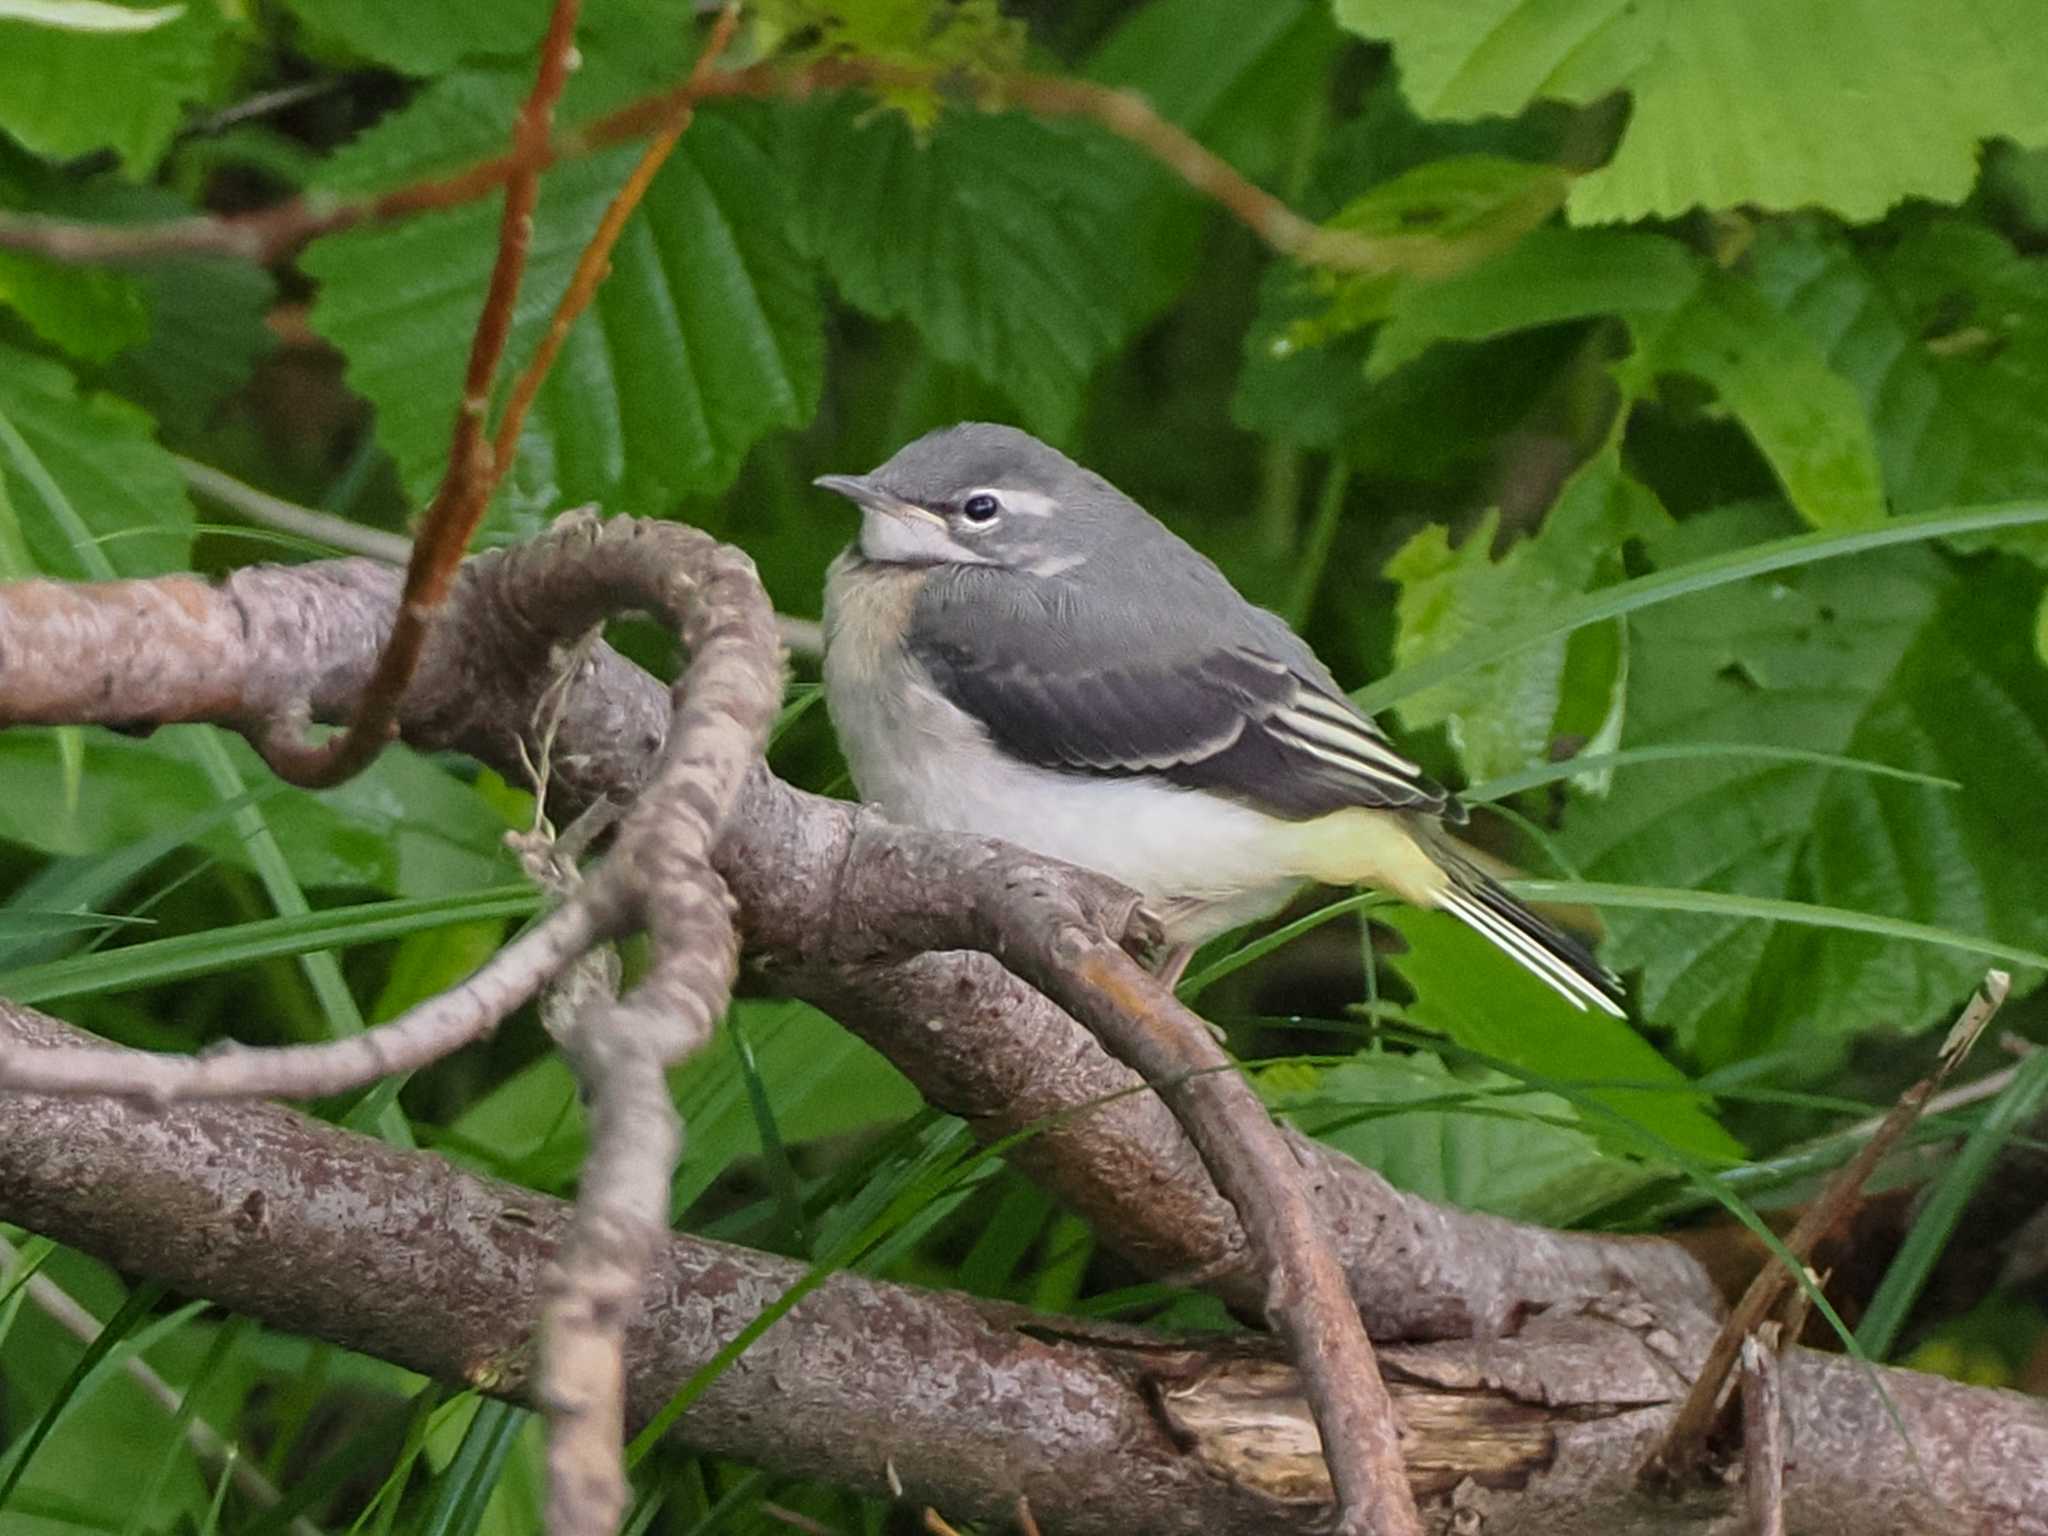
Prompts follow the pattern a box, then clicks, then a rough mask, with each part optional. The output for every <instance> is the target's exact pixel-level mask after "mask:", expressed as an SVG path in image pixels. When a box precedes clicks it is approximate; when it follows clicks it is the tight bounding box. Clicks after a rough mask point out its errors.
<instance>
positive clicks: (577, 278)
mask: <svg viewBox="0 0 2048 1536" xmlns="http://www.w3.org/2000/svg"><path fill="white" fill-rule="evenodd" d="M738 25H739V9H738V7H737V5H728V6H726V7H725V9H724V10H722V11H720V12H719V13H718V20H717V22H716V23H714V24H713V26H712V29H711V37H710V39H709V40H708V41H707V42H706V43H705V45H704V49H703V51H702V52H701V53H699V54H698V55H697V62H696V63H695V65H693V66H692V67H691V69H690V78H689V80H688V81H687V82H686V83H685V84H684V86H683V92H682V94H681V95H680V96H679V97H677V98H676V100H675V102H674V104H673V106H672V107H671V109H670V111H669V115H668V119H667V121H665V122H664V123H662V125H661V126H660V127H659V128H658V129H656V130H655V134H654V138H653V139H652V140H651V141H650V142H649V144H648V146H647V148H646V149H645V150H644V151H643V152H642V153H641V156H640V159H639V162H638V163H637V164H636V165H635V166H634V167H633V172H632V174H631V175H629V176H628V177H627V178H626V180H625V184H624V185H623V186H621V187H620V188H619V190H618V191H617V193H615V194H614V195H613V197H612V200H611V203H610V204H609V205H608V206H607V207H606V208H605V211H604V216H603V217H602V218H600V219H599V220H598V221H597V230H596V233H594V234H593V235H591V237H590V239H589V241H588V242H587V243H586V244H585V245H584V247H583V253H582V254H581V255H580V256H578V257H577V258H576V270H575V272H574V273H573V274H572V275H571V276H570V278H569V286H568V287H567V288H566V289H565V290H564V291H563V293H562V297H561V300H560V302H558V303H557V304H556V305H555V312H554V314H553V316H552V317H551V318H550V319H549V321H548V329H547V334H546V335H544V336H543V337H541V341H540V345H539V346H538V347H537V348H535V350H534V354H533V357H532V359H531V360H530V361H529V362H528V363H527V365H526V367H525V369H524V370H523V371H522V372H521V373H520V375H519V377H518V378H517V379H515V380H514V381H513V384H512V392H511V394H510V395H509V396H508V397H507V399H506V401H505V413H504V415H503V416H501V417H500V418H499V420H498V431H497V435H496V436H495V437H494V438H493V439H492V449H493V467H492V471H491V482H492V486H495V485H496V483H497V481H498V480H499V479H502V478H503V476H504V474H505V472H506V471H507V470H508V469H510V468H511V467H512V457H513V455H514V454H515V453H516V452H517V451H518V448H519V433H520V429H521V428H522V427H524V426H525V425H526V413H527V410H528V409H529V408H530V407H531V406H532V404H533V398H534V396H535V395H537V394H539V393H540V387H541V384H542V383H543V382H544V381H545V380H546V378H547V376H548V371H549V370H550V369H551V368H553V367H554V363H555V358H556V356H557V355H558V354H559V353H560V352H561V350H562V344H563V343H564V342H565V341H567V340H568V339H569V328H570V327H571V326H573V325H574V324H575V323H576V317H577V316H578V315H580V314H582V313H583V311H584V310H585V309H586V308H587V307H588V306H589V304H590V301H591V298H592V297H593V296H594V295H595V294H596V293H597V288H598V284H600V283H602V282H603V281H604V279H605V274H606V273H607V272H609V271H610V270H611V265H610V264H611V258H612V247H614V246H615V245H617V244H618V243H619V236H620V235H621V234H623V233H624V232H625V228H626V221H627V220H628V219H630V218H631V217H632V216H633V210H634V209H636V208H638V207H639V206H640V200H641V199H642V198H644V197H645V196H646V195H647V188H648V187H649V185H650V184H652V182H653V181H654V177H655V173H656V172H658V171H659V170H660V169H661V167H662V165H663V164H664V163H665V162H666V161H667V159H668V157H669V156H670V154H672V153H673V152H674V150H675V147H676V144H677V142H678V141H679V140H680V139H681V138H682V136H683V132H684V130H685V129H687V128H688V127H689V126H690V119H691V117H692V116H694V115H695V113H696V110H697V101H698V97H699V94H700V93H701V92H702V91H703V89H704V84H705V82H706V81H707V80H709V79H710V78H711V71H712V69H713V67H714V66H715V65H716V64H717V63H718V60H719V57H720V56H721V55H722V54H723V53H724V52H725V50H726V47H727V45H729V44H730V43H731V42H732V36H733V32H734V30H735V29H736V28H737V27H738ZM489 494H490V487H487V488H486V490H485V498H486V499H487V500H488V499H489Z"/></svg>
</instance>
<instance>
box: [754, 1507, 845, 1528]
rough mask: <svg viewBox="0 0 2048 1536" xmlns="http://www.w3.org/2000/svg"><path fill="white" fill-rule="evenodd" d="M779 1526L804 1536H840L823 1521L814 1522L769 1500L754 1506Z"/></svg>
mask: <svg viewBox="0 0 2048 1536" xmlns="http://www.w3.org/2000/svg"><path fill="white" fill-rule="evenodd" d="M754 1508H756V1509H757V1510H759V1511H760V1512H761V1513H762V1514H763V1515H765V1516H767V1517H768V1518H769V1519H770V1520H773V1521H774V1522H775V1523H776V1524H777V1525H786V1526H788V1527H789V1528H790V1529H791V1530H793V1531H802V1532H803V1533H804V1536H839V1533H838V1532H837V1531H835V1530H833V1529H832V1527H831V1526H829V1525H827V1524H825V1522H824V1521H822V1520H813V1519H812V1518H811V1517H810V1516H809V1515H806V1514H801V1513H799V1512H798V1511H796V1510H794V1509H787V1508H784V1507H783V1506H782V1505H780V1504H776V1503H774V1502H772V1501H770V1500H768V1499H763V1500H762V1501H761V1502H760V1503H758V1504H756V1505H755V1506H754Z"/></svg>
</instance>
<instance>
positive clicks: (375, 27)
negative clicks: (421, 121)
mask: <svg viewBox="0 0 2048 1536" xmlns="http://www.w3.org/2000/svg"><path fill="white" fill-rule="evenodd" d="M286 9H288V10H290V11H291V12H292V13H293V14H294V15H296V16H297V17H298V18H299V19H300V20H301V21H303V22H305V23H306V25H308V26H310V27H312V28H313V29H315V31H316V32H321V33H325V34H327V35H328V36H331V37H335V38H339V39H340V40H341V41H342V42H344V43H346V44H347V45H348V46H349V47H350V48H352V49H353V50H355V51H356V52H357V53H359V54H361V55H362V56H363V57H364V58H366V59H375V60H376V61H377V62H378V63H380V64H389V65H390V66H391V67H392V68H393V69H397V70H402V71H404V72H405V73H407V74H413V75H438V74H441V73H442V72H443V71H445V70H448V69H450V68H452V67H454V66H455V65H456V64H458V63H460V62H461V61H462V60H464V59H469V58H486V57H500V58H502V57H508V56H517V57H524V56H526V55H529V54H531V53H532V52H533V49H534V45H535V44H537V43H538V42H539V41H540V38H541V34H542V33H543V32H544V31H546V30H547V21H548V0H435V3H434V4H432V5H420V4H417V3H415V0H286Z"/></svg>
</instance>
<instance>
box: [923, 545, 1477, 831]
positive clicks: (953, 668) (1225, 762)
mask: <svg viewBox="0 0 2048 1536" xmlns="http://www.w3.org/2000/svg"><path fill="white" fill-rule="evenodd" d="M991 579H992V578H991ZM936 595H937V594H935V596H936ZM1004 595H1005V596H1009V595H1011V594H1004ZM983 596H984V597H985V598H994V597H996V596H997V594H996V593H995V592H993V591H986V590H985V591H984V593H983ZM1240 601H1241V600H1240ZM1115 627H1116V625H1115V621H1114V619H1111V620H1110V621H1109V622H1108V623H1105V622H1104V615H1103V614H1102V613H1101V612H1100V611H1097V612H1094V613H1090V614H1088V615H1086V616H1085V617H1082V616H1077V615H1075V614H1074V613H1072V612H1071V611H1067V612H1061V611H1058V610H1056V609H1054V610H1048V609H1045V608H1041V607H1035V606H1034V605H1033V603H1032V601H1031V599H1030V596H1029V595H1026V596H1025V598H1024V599H1023V600H1022V601H1021V602H1016V601H1009V602H1006V601H1002V600H995V601H979V602H974V603H972V604H971V605H967V604H960V603H948V602H946V601H944V600H943V598H941V600H939V601H935V602H924V601H921V602H920V604H919V612H918V613H917V615H916V617H915V618H914V620H913V623H912V629H911V636H910V647H911V651H912V654H913V655H915V656H916V658H917V660H918V661H919V662H920V663H921V664H922V665H923V666H924V668H925V670H926V671H927V672H928V673H929V674H930V676H931V678H932V681H933V683H934V684H935V685H936V686H937V687H938V689H939V691H940V692H941V693H942V694H944V695H945V697H946V698H947V699H949V700H950V701H951V702H952V703H953V704H954V705H955V706H957V707H958V708H960V709H961V710H963V711H965V712H966V713H967V714H969V715H971V716H973V717H974V718H975V719H976V720H978V721H980V722H981V724H982V725H983V726H984V727H985V728H986V729H987V730H988V732H989V734H990V735H991V736H992V737H993V738H994V739H995V741H996V742H997V744H998V745H1000V746H1001V747H1002V748H1004V750H1006V751H1008V752H1009V753H1011V754H1012V755H1013V756H1016V757H1020V758H1023V759H1024V760H1025V761H1027V762H1032V763H1036V764H1038V765H1040V766H1041V767H1046V768H1057V769H1065V770H1069V771H1073V772H1091V773H1101V774H1107V775H1117V776H1128V775H1132V774H1137V773H1154V774H1158V775H1160V776H1161V777H1163V778H1166V779H1168V780H1170V781H1172V782H1173V783H1176V784H1180V785H1184V786H1186V787H1188V788H1191V789H1206V790H1210V791H1213V792H1216V793H1220V794H1226V795H1229V796H1231V797H1232V798H1233V799H1236V800H1240V801H1242V802H1244V803H1246V804H1249V805H1252V806H1256V807H1257V808H1259V809H1260V810H1264V811H1266V812H1268V813H1270V814H1272V815H1276V816H1285V817H1288V818H1291V819H1302V818H1307V817H1312V816H1320V815H1325V814H1327V813H1329V812H1331V811H1336V810H1342V809H1344V808H1345V807H1347V806H1369V807H1377V808H1386V809H1398V810H1416V811H1424V812H1432V813H1436V814H1440V815H1441V814H1450V815H1453V816H1456V817H1458V818H1459V819H1462V811H1461V810H1460V809H1459V807H1458V806H1457V802H1456V801H1455V800H1454V799H1452V798H1451V797H1450V796H1449V795H1448V794H1447V793H1446V792H1445V791H1444V789H1443V788H1442V786H1440V785H1438V784H1437V783H1435V782H1434V781H1433V780H1432V779H1430V777H1429V776H1428V775H1427V774H1425V773H1424V772H1423V771H1422V770H1421V768H1420V767H1418V766H1417V765H1416V764H1415V763H1413V762H1411V761H1409V760H1408V759H1407V758H1406V757H1403V756H1402V755H1401V754H1400V753H1399V752H1397V751H1395V750H1394V748H1393V747H1392V745H1390V744H1389V742H1388V741H1387V738H1386V737H1385V735H1383V734H1382V733H1381V731H1380V729H1379V727H1378V726H1377V725H1375V724H1374V723H1373V721H1372V720H1371V719H1370V718H1369V717H1367V716H1365V715H1363V714H1360V713H1359V712H1358V711H1357V710H1356V709H1354V708H1353V707H1352V706H1351V704H1350V702H1349V701H1348V700H1347V699H1345V698H1344V696H1343V695H1342V694H1341V693H1340V692H1338V691H1337V690H1336V689H1335V688H1334V687H1332V686H1328V685H1327V684H1326V683H1325V682H1324V681H1323V677H1322V676H1318V675H1311V674H1321V668H1320V666H1318V665H1317V664H1316V663H1315V662H1314V661H1313V659H1312V658H1307V661H1306V665H1304V664H1302V662H1301V661H1300V660H1298V659H1296V658H1290V657H1288V656H1286V655H1284V654H1275V653H1276V652H1281V651H1283V650H1284V649H1298V648H1300V643H1299V642H1298V641H1295V642H1294V645H1293V646H1292V647H1283V646H1280V645H1266V644H1261V643H1258V642H1257V641H1256V640H1254V641H1253V643H1249V644H1208V645H1204V644H1201V643H1187V642H1185V641H1183V642H1182V643H1176V644H1171V645H1167V646H1164V647H1161V646H1160V645H1159V644H1158V641H1157V636H1156V635H1154V634H1151V633H1146V634H1138V635H1126V636H1121V637H1120V636H1118V635H1117V634H1116V633H1115ZM1288 638H1289V639H1292V636H1291V635H1290V636H1289V637H1288ZM1120 639H1121V640H1123V641H1127V642H1130V643H1121V644H1120V643H1119V640H1120Z"/></svg>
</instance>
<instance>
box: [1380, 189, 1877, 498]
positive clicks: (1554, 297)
mask: <svg viewBox="0 0 2048 1536" xmlns="http://www.w3.org/2000/svg"><path fill="white" fill-rule="evenodd" d="M1599 315H1614V316H1616V317H1618V318H1619V319H1620V320H1621V321H1622V322H1623V323H1624V324H1626V325H1627V326H1628V328H1629V333H1630V336H1631V337H1632V338H1633V340H1634V343H1635V352H1634V354H1633V355H1632V356H1630V357H1629V358H1628V359H1626V360H1625V361H1624V363H1623V364H1622V365H1620V367H1619V368H1618V369H1617V377H1618V378H1619V379H1620V381H1621V382H1622V384H1623V385H1624V387H1625V388H1626V389H1628V390H1629V391H1630V393H1632V394H1637V395H1640V394H1642V393H1645V392H1647V391H1648V390H1649V389H1650V388H1651V387H1652V385H1653V384H1654V382H1655V380H1656V379H1657V378H1658V377H1659V376H1660V375H1663V374H1669V373H1682V374H1688V375H1690V376H1692V377H1695V378H1698V379H1701V380H1703V381H1704V382H1705V383H1707V384H1709V385H1711V386H1713V388H1714V390H1715V392H1716V393H1717V394H1718V395H1719V397H1720V400H1721V404H1722V405H1723V406H1724V407H1725V408H1726V409H1727V410H1728V411H1730V412H1731V413H1732V414H1733V415H1734V416H1735V417H1736V418H1737V419H1738V420H1739V421H1740V422H1741V423H1742V426H1743V428H1744V430H1746V431H1747V432H1748V433H1749V435H1750V438H1751V439H1752V441H1754V442H1755V443H1756V446H1757V449H1758V451H1759V452H1761V453H1762V454H1763V456H1764V458H1765V459H1766V460H1767V461H1768V462H1769V463H1770V466H1771V468H1772V469H1773V470H1774V471H1776V473H1777V475H1778V477H1779V479H1780V481H1782V482H1783V484H1784V487H1785V492H1786V495H1787V496H1788V497H1789V498H1790V499H1791V501H1792V504H1793V505H1794V506H1795V507H1796V508H1798V510H1799V512H1800V513H1801V515H1802V516H1804V517H1805V518H1806V519H1807V521H1808V522H1810V523H1812V524H1813V525H1814V526H1816V527H1819V528H1840V527H1852V526H1855V525H1857V524H1860V523H1865V522H1870V521H1873V520H1875V519H1876V518H1878V517H1880V516H1882V515H1883V512H1884V500H1883V496H1882V493H1881V489H1880V478H1879V473H1878V465H1877V453H1876V446H1875V444H1874V443H1873V441H1872V438H1871V431H1870V424H1869V421H1868V419H1867V418H1866V416H1865V413H1864V410H1863V406H1862V402H1861V401H1860V400H1859V399H1858V398H1857V396H1856V392H1855V390H1854V389H1853V388H1852V387H1851V386H1850V384H1849V382H1848V381H1847V380H1846V379H1844V378H1842V377H1841V375H1839V374H1837V373H1835V372H1834V371H1833V370H1832V369H1831V368H1830V367H1829V366H1828V360H1827V358H1826V357H1825V356H1824V355H1823V354H1822V352H1821V350H1820V348H1819V347H1818V346H1817V345H1816V344H1815V343H1814V341H1813V338H1812V337H1810V336H1809V335H1808V334H1807V333H1806V332H1805V331H1803V330H1801V329H1800V328H1799V327H1797V326H1796V325H1793V324H1791V323H1789V322H1788V321H1786V320H1785V318H1784V317H1783V316H1782V314H1780V313H1779V312H1778V311H1776V310H1774V309H1772V308H1771V306H1770V305H1769V304H1768V303H1766V302H1765V301H1764V300H1763V298H1762V296H1761V295H1759V294H1758V293H1756V292H1755V291H1754V290H1753V289H1751V288H1750V287H1748V286H1747V285H1745V284H1743V283H1741V282H1739V281H1738V280H1736V279H1734V278H1731V277H1729V276H1727V275H1726V274H1724V273H1721V272H1719V271H1717V270H1716V269H1714V268H1713V267H1712V266H1710V265H1709V264H1708V263H1706V262H1705V261H1703V260H1702V259H1700V258H1699V257H1697V256H1695V255H1694V254H1693V253H1692V252H1691V251H1689V250H1687V249H1686V248H1685V247H1684V246H1682V245H1680V244H1679V243H1678V242H1677V241H1675V240H1669V239H1666V238H1664V237H1663V236H1661V235H1649V234H1638V233H1634V232H1621V231H1608V230H1571V229H1541V230H1537V231H1536V232H1535V233H1534V234H1532V235H1530V236H1528V237H1527V238H1526V239H1524V240H1521V241H1520V242H1518V243H1517V244H1516V245H1514V246H1513V247H1511V248H1510V249H1508V250H1506V251H1504V252H1502V253H1501V254H1500V255H1498V256H1495V257H1493V258H1492V259H1491V260H1489V261H1486V262H1484V263H1482V264H1480V265H1479V266H1476V267H1474V268H1472V269H1471V270H1469V271H1466V272H1461V273H1458V274H1455V275H1453V276H1450V277H1447V278H1445V279H1443V280H1442V281H1440V282H1432V283H1417V284H1414V285H1412V286H1410V287H1408V288H1406V289H1404V290H1402V292H1401V294H1400V296H1399V299H1398V302H1397V303H1396V304H1395V306H1394V308H1393V314H1392V318H1391V319H1389V320H1388V322H1387V323H1386V325H1385V326H1383V327H1382V328H1381V330H1380V332H1379V338H1378V341H1377V342H1376V344H1375V346H1374V348H1373V354H1372V359H1371V363H1370V365H1369V370H1370V371H1371V372H1372V373H1373V374H1374V375H1375V376H1379V375H1384V374H1386V373H1388V372H1391V371H1392V370H1394V369H1396V368H1398V367H1400V366H1401V365H1402V364H1404V363H1406V362H1408V361H1410V360H1411V359H1413V358H1415V357H1416V356H1418V355H1419V354H1420V353H1421V352H1422V351H1423V350H1425V349H1426V348H1427V347H1429V346H1430V345H1432V344H1434V343H1436V342H1439V341H1445V340H1451V341H1467V342H1469V341H1478V340H1482V339H1485V338H1488V337H1492V336H1498V335H1501V334H1503V333H1506V332H1512V331H1515V330H1520V329H1525V328H1528V327H1532V326H1542V325H1555V324H1559V323H1561V322H1564V321H1569V320H1584V319H1590V318H1593V317H1595V316H1599Z"/></svg>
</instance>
